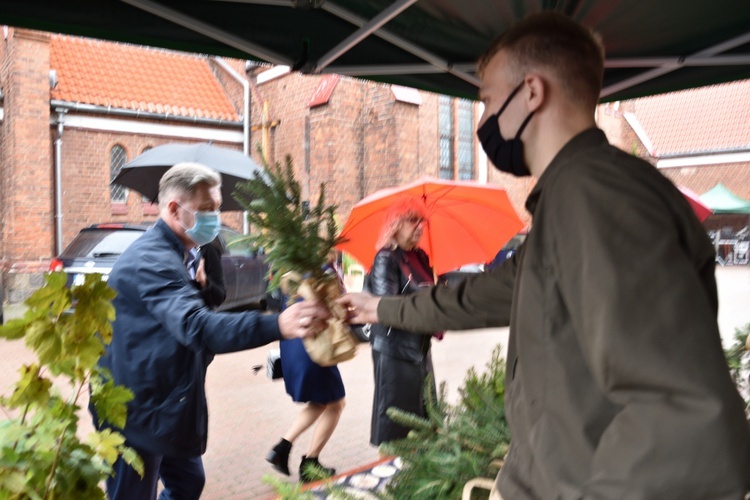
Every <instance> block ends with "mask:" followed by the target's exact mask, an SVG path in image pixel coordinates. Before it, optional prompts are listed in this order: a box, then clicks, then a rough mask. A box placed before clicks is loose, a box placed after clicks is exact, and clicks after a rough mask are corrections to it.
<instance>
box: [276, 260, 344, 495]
mask: <svg viewBox="0 0 750 500" xmlns="http://www.w3.org/2000/svg"><path fill="white" fill-rule="evenodd" d="M337 256H338V254H337V252H336V250H335V249H332V250H331V252H330V253H329V256H328V260H329V261H328V262H327V263H326V265H325V266H324V271H325V272H326V273H327V274H331V275H332V276H335V277H336V281H337V282H338V284H339V288H340V289H341V292H342V293H343V292H344V291H345V287H344V282H343V277H342V276H341V274H340V273H339V272H338V269H337V267H336V259H337ZM283 302H284V303H285V302H286V301H283ZM279 347H280V350H281V371H282V373H283V374H284V386H285V388H286V392H287V394H289V396H291V398H292V401H294V402H295V403H304V405H305V406H304V407H303V408H302V411H301V412H300V413H299V414H298V415H297V417H296V418H295V420H294V422H293V423H292V426H291V427H290V428H289V429H288V430H287V431H286V432H285V433H284V435H283V437H282V438H281V439H280V440H279V442H278V443H276V444H275V445H274V447H273V448H272V449H271V450H270V451H269V452H268V455H267V456H266V461H267V462H269V463H270V464H271V465H273V468H274V469H276V470H277V471H279V472H281V473H282V474H285V475H287V476H289V475H290V474H291V473H290V471H289V454H290V453H291V450H292V445H293V444H294V442H295V441H296V439H297V438H298V437H299V436H300V435H301V434H302V433H304V432H305V431H306V430H307V429H309V428H310V427H312V426H313V425H315V430H314V431H313V435H312V440H311V441H310V446H309V447H308V449H307V453H306V454H305V455H303V456H302V460H301V461H300V465H299V478H300V481H302V482H303V483H308V482H311V481H316V480H318V479H323V478H326V477H331V476H333V475H334V474H336V469H334V468H332V467H325V466H324V465H322V464H321V463H320V461H319V457H320V453H321V452H322V451H323V448H324V447H325V445H326V444H327V443H328V440H329V439H330V438H331V436H332V435H333V431H335V430H336V426H337V425H338V422H339V419H340V418H341V414H342V412H343V411H344V407H345V405H346V399H345V396H346V391H345V389H344V382H343V381H342V379H341V373H340V372H339V369H338V366H335V365H334V366H320V365H318V364H317V363H315V362H314V361H313V360H312V359H310V356H309V355H308V354H307V351H306V350H305V346H304V345H303V343H302V340H300V339H289V340H282V341H281V342H280V343H279ZM316 422H317V425H316Z"/></svg>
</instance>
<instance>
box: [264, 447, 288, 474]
mask: <svg viewBox="0 0 750 500" xmlns="http://www.w3.org/2000/svg"><path fill="white" fill-rule="evenodd" d="M290 451H292V443H290V442H289V441H287V440H286V439H284V438H281V441H279V442H278V443H276V446H274V447H273V448H271V451H269V452H268V455H266V461H267V462H270V463H271V465H273V468H274V469H276V470H277V471H279V472H281V473H282V474H286V475H287V476H288V475H289V452H290Z"/></svg>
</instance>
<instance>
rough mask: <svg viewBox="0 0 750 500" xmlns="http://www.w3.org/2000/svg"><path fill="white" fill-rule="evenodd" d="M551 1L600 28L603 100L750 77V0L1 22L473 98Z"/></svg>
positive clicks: (279, 9)
mask: <svg viewBox="0 0 750 500" xmlns="http://www.w3.org/2000/svg"><path fill="white" fill-rule="evenodd" d="M542 9H556V10H559V11H561V12H563V13H564V14H566V15H568V16H570V17H572V18H573V19H576V20H577V21H580V22H582V23H583V24H585V25H587V26H590V27H592V28H595V29H596V30H597V31H598V32H599V33H600V34H601V35H602V38H603V40H604V43H605V45H606V47H607V61H606V71H605V77H604V89H603V92H602V100H604V101H611V100H619V99H626V98H633V97H639V96H644V95H651V94H658V93H662V92H668V91H673V90H680V89H685V88H690V87H697V86H702V85H708V84H714V83H720V82H726V81H730V80H737V79H743V78H750V8H748V4H747V1H746V0H714V1H712V2H685V1H684V0H660V1H651V2H643V1H641V0H559V1H550V0H542V1H539V0H537V1H533V0H419V1H417V0H396V1H395V2H392V1H391V0H334V1H333V2H331V1H328V0H213V1H207V0H160V1H153V0H65V1H64V2H61V1H59V0H24V1H5V2H0V23H1V24H7V25H10V26H18V27H27V28H33V29H38V30H44V31H52V32H60V33H68V34H76V35H82V36H88V37H94V38H101V39H109V40H119V41H124V42H131V43H137V44H143V45H151V46H156V47H164V48H171V49H176V50H183V51H189V52H196V53H205V54H213V55H219V56H229V57H237V58H241V59H248V58H249V59H253V60H258V61H266V62H270V63H273V64H285V65H288V66H291V67H292V68H293V69H295V70H301V71H303V72H307V73H313V74H316V73H339V74H343V75H351V76H356V77H362V78H367V79H371V80H377V81H383V82H389V83H396V84H401V85H406V86H411V87H416V88H420V89H424V90H430V91H434V92H439V93H444V94H450V95H454V96H462V97H467V98H475V97H476V90H477V88H476V85H477V83H478V79H477V76H476V74H475V61H476V60H477V58H478V57H479V56H480V55H481V54H482V52H483V51H484V50H485V49H486V47H487V46H488V45H489V42H490V40H491V39H492V38H493V37H494V36H495V35H497V34H499V33H502V32H503V31H504V30H506V29H507V28H508V27H509V26H511V25H512V24H513V22H515V21H516V20H518V19H521V18H522V17H524V15H526V14H528V13H531V12H537V11H540V10H542ZM176 84H179V83H178V82H177V83H176Z"/></svg>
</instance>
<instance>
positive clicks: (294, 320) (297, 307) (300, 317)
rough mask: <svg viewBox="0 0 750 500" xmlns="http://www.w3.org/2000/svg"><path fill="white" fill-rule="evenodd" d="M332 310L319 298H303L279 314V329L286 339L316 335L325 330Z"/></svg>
mask: <svg viewBox="0 0 750 500" xmlns="http://www.w3.org/2000/svg"><path fill="white" fill-rule="evenodd" d="M330 317H331V312H330V311H329V310H328V308H327V307H326V306H325V305H324V304H323V303H322V302H320V301H319V300H303V301H301V302H297V303H295V304H292V305H291V306H289V307H287V308H286V309H284V311H283V312H282V313H281V314H279V330H280V331H281V336H282V337H283V338H285V339H293V338H298V337H299V338H304V337H310V336H315V335H317V334H319V333H320V332H322V331H323V330H325V328H326V326H327V325H328V321H327V320H328V318H330Z"/></svg>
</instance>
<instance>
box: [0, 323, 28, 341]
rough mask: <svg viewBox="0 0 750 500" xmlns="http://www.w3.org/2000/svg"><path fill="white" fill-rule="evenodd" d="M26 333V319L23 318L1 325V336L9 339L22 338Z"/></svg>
mask: <svg viewBox="0 0 750 500" xmlns="http://www.w3.org/2000/svg"><path fill="white" fill-rule="evenodd" d="M25 333H26V321H24V320H23V319H21V318H19V319H12V320H10V321H8V322H7V323H5V324H4V325H2V326H0V337H4V338H6V339H8V340H15V339H20V338H21V337H23V336H24V334H25Z"/></svg>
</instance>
